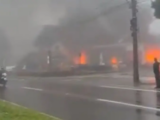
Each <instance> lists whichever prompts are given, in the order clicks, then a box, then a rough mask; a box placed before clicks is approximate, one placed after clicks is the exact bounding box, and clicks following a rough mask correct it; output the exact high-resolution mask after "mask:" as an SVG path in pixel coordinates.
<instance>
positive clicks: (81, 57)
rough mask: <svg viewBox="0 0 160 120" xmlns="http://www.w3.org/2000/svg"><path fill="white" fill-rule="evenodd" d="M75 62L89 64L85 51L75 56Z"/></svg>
mask: <svg viewBox="0 0 160 120" xmlns="http://www.w3.org/2000/svg"><path fill="white" fill-rule="evenodd" d="M74 63H75V64H80V65H86V64H87V55H86V53H85V52H81V53H80V55H79V57H75V58H74Z"/></svg>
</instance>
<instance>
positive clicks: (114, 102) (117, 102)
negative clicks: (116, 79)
mask: <svg viewBox="0 0 160 120" xmlns="http://www.w3.org/2000/svg"><path fill="white" fill-rule="evenodd" d="M96 101H99V102H106V103H112V104H118V105H123V106H128V107H134V108H140V109H144V110H152V111H160V109H158V108H154V107H147V106H143V105H136V104H130V103H124V102H119V101H112V100H107V99H96Z"/></svg>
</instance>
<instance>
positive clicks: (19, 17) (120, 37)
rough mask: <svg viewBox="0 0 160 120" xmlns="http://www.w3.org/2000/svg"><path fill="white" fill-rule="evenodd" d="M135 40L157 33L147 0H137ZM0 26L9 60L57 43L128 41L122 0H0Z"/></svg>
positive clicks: (69, 46) (82, 45) (85, 45)
mask: <svg viewBox="0 0 160 120" xmlns="http://www.w3.org/2000/svg"><path fill="white" fill-rule="evenodd" d="M138 2H139V6H138V8H139V13H138V17H139V21H138V22H139V23H138V24H139V28H140V30H139V41H140V42H142V41H143V42H144V41H150V39H152V38H153V36H152V35H155V34H156V35H157V34H159V32H158V31H159V27H157V24H158V25H159V24H160V23H159V21H156V20H154V18H153V15H152V13H153V11H152V10H151V8H150V1H146V0H139V1H138ZM0 18H1V21H0V27H1V30H2V31H3V32H2V34H4V36H5V39H7V40H8V41H9V42H8V44H9V46H10V47H9V48H10V54H9V53H8V54H9V57H10V58H12V59H11V60H9V63H10V64H15V63H16V62H17V61H19V60H20V59H22V58H23V57H24V56H25V55H27V54H28V53H30V52H31V51H34V50H35V49H40V48H48V47H51V46H53V45H54V44H57V42H58V43H60V44H61V45H63V48H64V49H65V50H66V51H69V52H70V53H72V52H73V51H74V52H75V53H74V54H77V53H78V52H79V51H81V50H86V49H90V48H94V47H96V46H101V45H110V44H116V43H119V42H120V43H121V42H122V43H123V42H125V41H127V42H129V43H131V42H132V38H131V37H130V22H129V21H130V19H131V10H130V9H129V2H127V1H126V0H98V1H97V0H0Z"/></svg>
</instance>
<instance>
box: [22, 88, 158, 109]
mask: <svg viewBox="0 0 160 120" xmlns="http://www.w3.org/2000/svg"><path fill="white" fill-rule="evenodd" d="M101 87H104V88H111V89H123V90H138V91H144V92H160V91H155V90H147V89H135V88H121V87H113V86H101ZM23 88H24V89H30V90H36V91H43V89H39V88H30V87H23ZM64 95H66V96H68V95H69V96H72V97H77V98H81V99H92V100H94V101H97V102H105V103H111V104H117V105H122V106H127V107H133V108H139V109H143V110H151V111H160V109H158V108H154V107H148V106H143V105H137V104H131V103H126V102H125V103H124V102H120V101H113V100H108V99H101V98H92V97H87V96H83V95H78V94H72V93H64Z"/></svg>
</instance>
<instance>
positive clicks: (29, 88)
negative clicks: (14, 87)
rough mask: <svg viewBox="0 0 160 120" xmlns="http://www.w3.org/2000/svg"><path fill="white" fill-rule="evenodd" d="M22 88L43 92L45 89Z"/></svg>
mask: <svg viewBox="0 0 160 120" xmlns="http://www.w3.org/2000/svg"><path fill="white" fill-rule="evenodd" d="M22 88H23V89H28V90H35V91H43V89H40V88H32V87H22Z"/></svg>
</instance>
